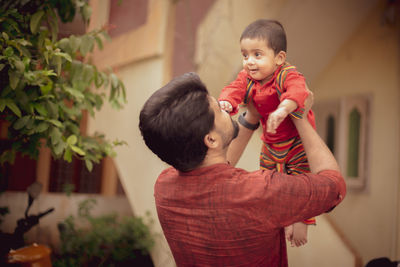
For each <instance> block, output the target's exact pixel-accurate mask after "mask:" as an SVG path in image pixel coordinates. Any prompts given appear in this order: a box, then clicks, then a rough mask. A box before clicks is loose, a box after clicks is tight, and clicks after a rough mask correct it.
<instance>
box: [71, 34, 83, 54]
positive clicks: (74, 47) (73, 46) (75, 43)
mask: <svg viewBox="0 0 400 267" xmlns="http://www.w3.org/2000/svg"><path fill="white" fill-rule="evenodd" d="M80 45H81V38H78V37H76V36H75V35H71V36H70V37H69V46H70V47H71V50H72V52H73V53H75V52H76V51H77V50H78V48H79V46H80Z"/></svg>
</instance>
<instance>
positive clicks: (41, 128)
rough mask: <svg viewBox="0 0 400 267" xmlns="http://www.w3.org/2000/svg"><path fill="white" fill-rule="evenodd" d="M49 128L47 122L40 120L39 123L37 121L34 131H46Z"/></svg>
mask: <svg viewBox="0 0 400 267" xmlns="http://www.w3.org/2000/svg"><path fill="white" fill-rule="evenodd" d="M48 128H49V124H48V123H46V122H44V121H42V122H41V123H39V125H38V126H37V127H36V129H35V130H36V132H38V133H41V132H44V131H46V130H47V129H48Z"/></svg>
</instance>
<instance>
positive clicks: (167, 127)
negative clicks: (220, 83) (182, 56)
mask: <svg viewBox="0 0 400 267" xmlns="http://www.w3.org/2000/svg"><path fill="white" fill-rule="evenodd" d="M213 101H215V103H214V102H213ZM213 105H218V104H217V102H216V100H215V99H214V98H212V97H210V96H209V94H208V91H207V88H206V87H205V85H204V84H203V83H202V82H201V80H200V78H199V77H198V75H197V74H195V73H186V74H184V75H182V76H179V77H177V78H175V79H173V80H172V81H170V82H169V83H168V84H166V85H165V86H164V87H162V88H160V89H159V90H157V91H156V92H155V93H154V94H153V95H152V96H151V97H150V98H149V99H148V100H147V101H146V103H145V104H144V106H143V108H142V110H141V112H140V118H139V119H140V121H139V128H140V131H141V133H142V136H143V139H144V141H145V143H146V145H147V146H148V147H149V148H150V150H151V151H153V152H154V153H155V154H156V155H157V156H158V157H159V158H160V159H161V160H163V161H165V162H166V163H168V164H170V165H172V166H174V167H175V168H176V169H178V170H180V171H189V170H192V169H195V168H196V167H198V166H199V165H200V164H201V163H202V162H203V160H204V158H205V156H206V154H207V152H208V149H209V147H210V143H209V141H210V140H211V141H212V140H213V138H214V137H215V136H214V135H213V136H211V134H210V133H217V135H218V134H219V133H218V132H216V131H217V130H218V131H219V132H221V131H222V132H223V134H222V136H221V140H222V139H226V140H223V142H224V143H225V144H224V145H226V146H227V144H226V143H230V141H231V140H232V139H233V137H234V135H237V130H231V132H232V133H230V135H231V136H230V137H229V138H228V137H226V136H225V131H224V130H223V129H224V128H227V126H226V125H215V123H216V124H220V123H221V124H224V123H225V121H226V118H223V117H221V114H219V113H218V114H216V111H219V112H222V111H221V110H220V109H219V108H216V107H215V106H213ZM226 116H228V117H229V115H228V114H226ZM221 118H222V119H221ZM232 125H234V124H233V123H231V126H230V127H231V128H232V129H233V128H235V126H236V128H237V125H235V126H232ZM228 128H229V126H228ZM210 136H211V137H210ZM228 139H229V140H228Z"/></svg>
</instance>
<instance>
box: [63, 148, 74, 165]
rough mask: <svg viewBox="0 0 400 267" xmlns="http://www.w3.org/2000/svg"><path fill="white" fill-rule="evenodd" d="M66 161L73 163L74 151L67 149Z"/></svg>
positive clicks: (65, 153)
mask: <svg viewBox="0 0 400 267" xmlns="http://www.w3.org/2000/svg"><path fill="white" fill-rule="evenodd" d="M64 160H65V161H67V162H69V163H71V161H72V151H71V149H69V148H67V149H65V152H64Z"/></svg>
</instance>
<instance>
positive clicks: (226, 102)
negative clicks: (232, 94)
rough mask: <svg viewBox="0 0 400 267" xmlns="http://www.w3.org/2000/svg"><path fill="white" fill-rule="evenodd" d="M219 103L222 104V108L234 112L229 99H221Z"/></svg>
mask: <svg viewBox="0 0 400 267" xmlns="http://www.w3.org/2000/svg"><path fill="white" fill-rule="evenodd" d="M219 105H220V106H221V109H222V110H225V111H226V112H229V113H230V112H232V109H233V107H232V105H231V103H229V102H228V101H219Z"/></svg>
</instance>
